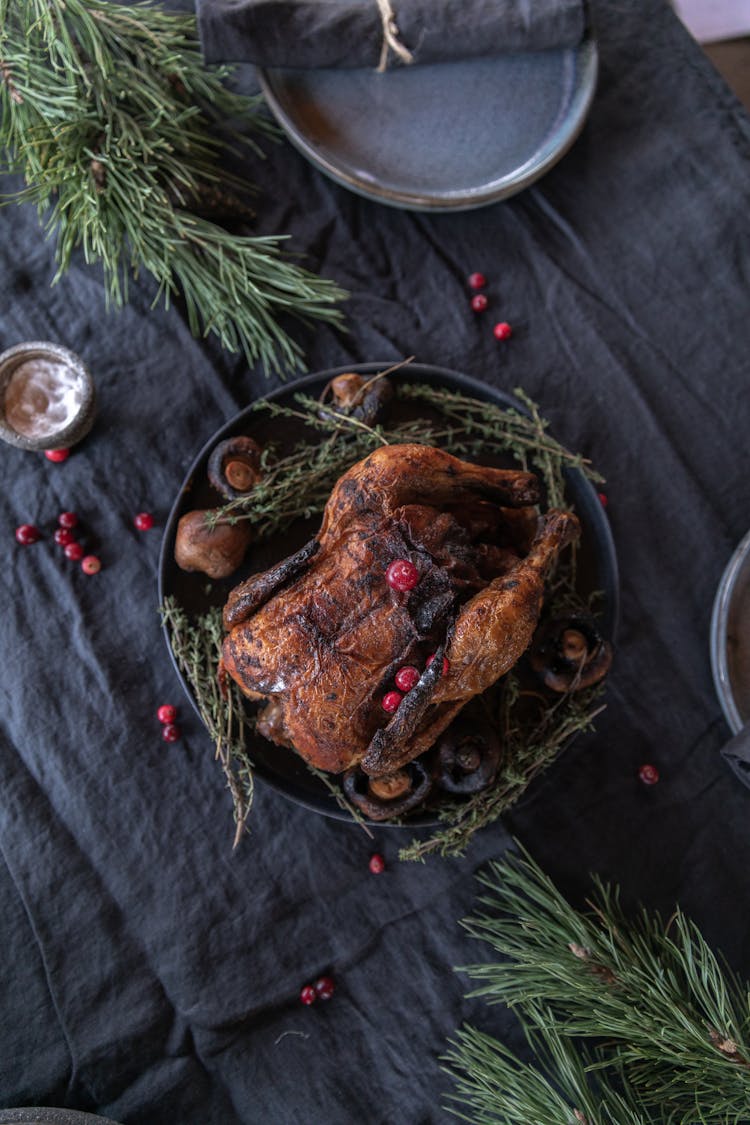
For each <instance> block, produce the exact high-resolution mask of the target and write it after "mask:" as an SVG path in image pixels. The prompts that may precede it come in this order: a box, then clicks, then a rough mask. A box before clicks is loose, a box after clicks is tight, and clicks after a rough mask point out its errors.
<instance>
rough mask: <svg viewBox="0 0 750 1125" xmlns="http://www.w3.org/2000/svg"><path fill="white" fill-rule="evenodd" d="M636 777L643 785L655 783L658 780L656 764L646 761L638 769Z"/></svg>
mask: <svg viewBox="0 0 750 1125" xmlns="http://www.w3.org/2000/svg"><path fill="white" fill-rule="evenodd" d="M638 777H639V778H640V780H641V781H642V782H643V784H644V785H656V783H657V781H658V780H659V771H658V769H657V768H656V766H652V765H649V764H648V763H646V765H643V766H641V768H640V769H639V770H638Z"/></svg>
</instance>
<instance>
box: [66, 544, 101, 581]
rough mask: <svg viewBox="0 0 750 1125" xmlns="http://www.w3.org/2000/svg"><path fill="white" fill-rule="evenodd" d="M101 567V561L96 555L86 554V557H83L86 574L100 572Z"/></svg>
mask: <svg viewBox="0 0 750 1125" xmlns="http://www.w3.org/2000/svg"><path fill="white" fill-rule="evenodd" d="M71 546H72V544H71ZM101 569H102V564H101V561H100V560H99V559H98V558H97V557H96V555H86V557H85V559H81V570H82V571H83V573H84V574H98V573H99V571H100V570H101Z"/></svg>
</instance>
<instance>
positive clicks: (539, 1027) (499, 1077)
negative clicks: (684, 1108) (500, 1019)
mask: <svg viewBox="0 0 750 1125" xmlns="http://www.w3.org/2000/svg"><path fill="white" fill-rule="evenodd" d="M524 1015H525V1018H524V1020H523V1024H524V1031H525V1033H526V1038H527V1040H528V1043H529V1045H530V1047H531V1049H532V1051H533V1053H534V1055H535V1056H536V1060H537V1065H532V1064H530V1063H525V1062H523V1061H521V1060H520V1059H518V1058H517V1057H516V1056H515V1055H514V1054H513V1052H512V1051H511V1050H510V1049H509V1048H508V1047H506V1046H505V1045H504V1044H503V1043H501V1042H499V1040H497V1039H495V1038H494V1037H493V1036H491V1035H487V1034H485V1033H484V1032H482V1031H478V1030H477V1029H476V1028H472V1027H468V1026H467V1027H464V1028H462V1029H461V1030H459V1031H457V1032H456V1036H455V1039H454V1040H453V1041H452V1044H451V1046H452V1050H450V1051H449V1052H448V1053H447V1055H446V1056H445V1061H446V1062H447V1063H448V1064H449V1066H448V1067H446V1068H445V1069H446V1070H447V1072H448V1073H449V1074H450V1075H451V1077H452V1078H453V1079H454V1081H455V1086H456V1093H455V1094H450V1095H448V1098H449V1101H450V1103H451V1104H450V1105H448V1106H447V1107H446V1108H448V1109H449V1111H450V1112H452V1113H453V1114H454V1115H455V1116H456V1117H460V1118H462V1119H463V1120H465V1121H470V1122H472V1125H499V1123H501V1122H502V1125H531V1123H533V1125H568V1123H570V1125H660V1121H659V1120H657V1119H656V1118H654V1117H652V1116H651V1114H650V1112H649V1111H648V1110H647V1109H644V1108H643V1107H641V1106H639V1105H638V1104H637V1101H636V1100H635V1098H634V1094H633V1091H632V1090H631V1089H630V1088H629V1087H627V1085H626V1086H624V1087H623V1088H621V1089H614V1088H612V1086H610V1085H609V1084H608V1083H607V1081H606V1080H604V1079H603V1077H602V1075H601V1073H597V1072H595V1071H593V1070H592V1065H593V1061H592V1057H591V1055H590V1054H589V1053H588V1052H587V1051H586V1050H585V1049H582V1048H580V1047H578V1046H577V1045H574V1044H573V1043H572V1042H571V1040H570V1039H569V1038H567V1037H566V1036H564V1035H562V1034H561V1033H560V1029H559V1027H558V1026H557V1024H556V1022H555V1020H554V1017H553V1015H552V1014H551V1012H549V1010H547V1009H546V1008H544V1007H543V1006H541V1005H539V1006H537V1005H531V1004H530V1005H528V1007H527V1008H526V1010H525V1013H524ZM459 1107H467V1108H468V1109H469V1110H470V1113H469V1114H465V1113H464V1112H463V1109H462V1108H459Z"/></svg>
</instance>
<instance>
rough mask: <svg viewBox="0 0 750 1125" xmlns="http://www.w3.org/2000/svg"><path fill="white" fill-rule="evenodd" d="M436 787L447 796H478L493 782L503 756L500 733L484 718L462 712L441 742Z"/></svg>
mask: <svg viewBox="0 0 750 1125" xmlns="http://www.w3.org/2000/svg"><path fill="white" fill-rule="evenodd" d="M435 752H436V759H437V769H436V776H435V784H436V785H437V786H438V787H439V788H440V789H443V790H445V792H447V793H478V792H479V791H480V790H482V789H486V788H487V786H488V785H490V784H491V783H492V782H493V781H494V779H495V775H496V773H497V770H498V766H499V765H500V759H501V757H502V743H501V741H500V735H499V733H498V731H497V730H496V729H495V728H494V727H493V726H492V725H491V724H490V723H489V722H488V720H487V718H485V717H484V716H483V715H478V714H476V713H474V714H471V713H462V714H461V715H460V716H459V717H458V719H456V720H455V721H454V722H453V723H451V725H450V726H449V727H448V729H447V730H446V731H445V732H444V733H443V735H442V736H441V738H440V739H439V741H438V743H437V745H436V747H435Z"/></svg>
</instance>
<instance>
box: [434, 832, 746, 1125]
mask: <svg viewBox="0 0 750 1125" xmlns="http://www.w3.org/2000/svg"><path fill="white" fill-rule="evenodd" d="M480 881H481V883H482V884H483V886H484V888H485V893H484V894H483V896H482V897H481V898H480V902H479V909H478V911H477V913H476V914H475V915H474V916H473V917H471V918H469V919H468V920H467V921H466V922H465V923H464V926H465V927H466V929H467V930H468V932H469V933H470V934H471V935H472V936H474V937H477V938H479V939H481V940H483V941H485V942H487V943H488V944H489V945H490V946H491V948H492V949H493V950H494V951H495V952H496V953H497V954H498V959H497V960H496V961H493V962H491V963H489V964H482V965H473V966H469V967H468V968H467V969H466V970H464V971H466V972H468V974H469V976H470V977H471V978H472V979H473V980H475V981H478V982H479V987H478V988H476V989H475V990H474V991H473V992H472V993H471V995H473V996H482V997H484V998H485V999H486V1000H487V1001H488V1002H489V1003H492V1004H496V1003H504V1004H508V1005H510V1006H511V1007H512V1008H513V1009H514V1011H516V1013H517V1014H518V1015H519V1016H520V1017H521V1020H522V1022H523V1023H524V1025H525V1027H526V1029H527V1033H528V1034H529V1037H530V1042H531V1043H532V1046H533V1047H534V1048H535V1050H536V1051H537V1055H538V1057H539V1060H540V1062H541V1071H540V1070H539V1069H537V1068H533V1067H528V1066H525V1065H523V1064H521V1063H519V1061H518V1060H516V1059H514V1058H513V1056H512V1055H511V1054H510V1052H508V1051H507V1050H506V1049H505V1048H504V1047H502V1046H501V1045H499V1044H497V1043H495V1042H494V1041H492V1040H491V1039H490V1038H489V1037H487V1036H482V1035H481V1034H480V1033H477V1032H474V1031H471V1030H470V1029H468V1030H465V1031H464V1032H463V1033H459V1037H458V1041H457V1043H456V1044H454V1050H453V1051H452V1052H451V1054H450V1055H449V1056H448V1059H449V1061H450V1062H451V1063H452V1065H453V1068H454V1069H453V1073H454V1075H456V1076H457V1077H458V1080H459V1088H458V1089H459V1093H458V1095H457V1100H458V1101H459V1103H461V1104H463V1105H466V1106H469V1107H470V1109H471V1116H470V1117H469V1118H468V1119H469V1120H472V1121H479V1122H484V1121H490V1120H492V1121H500V1120H502V1121H506V1120H507V1121H508V1122H516V1121H518V1122H519V1123H520V1122H522V1121H523V1122H524V1123H527V1122H529V1121H557V1120H559V1121H572V1120H578V1121H581V1120H584V1119H585V1120H586V1121H588V1122H589V1125H598V1123H599V1121H600V1120H604V1121H616V1122H618V1123H619V1122H622V1123H623V1125H625V1123H627V1125H630V1123H631V1122H636V1121H655V1122H658V1123H659V1125H672V1123H680V1125H695V1123H697V1122H704V1123H708V1122H711V1125H730V1123H734V1125H738V1123H739V1122H747V1120H748V1117H749V1116H750V1005H749V1000H750V987H749V986H748V984H746V983H744V982H741V981H739V980H738V979H737V978H736V977H735V976H734V975H733V974H732V973H731V972H729V971H728V970H727V969H725V968H723V967H722V966H721V964H720V962H719V960H718V958H717V956H716V955H715V953H714V952H713V951H712V950H711V949H710V947H709V946H708V944H707V943H706V941H705V939H704V938H703V937H702V935H701V933H700V931H699V930H698V928H697V927H696V926H695V924H694V923H693V922H691V921H690V919H688V918H687V917H686V916H685V915H684V914H683V913H682V912H681V911H680V910H679V909H678V910H676V911H675V912H674V914H673V915H672V917H671V918H670V919H669V921H668V922H666V923H665V921H664V920H663V919H662V918H661V917H660V916H659V915H658V914H656V913H649V912H647V911H646V910H641V911H640V913H639V914H637V915H636V916H635V917H632V918H631V917H629V916H627V915H626V914H625V912H624V911H623V909H622V907H621V905H620V901H619V892H618V889H617V888H616V887H613V886H611V885H607V884H604V883H602V882H601V881H600V880H599V879H594V893H593V895H592V896H591V898H590V899H589V901H588V903H587V907H586V909H584V910H577V909H575V908H574V907H573V906H571V905H570V904H569V903H568V902H567V901H566V899H565V898H564V897H563V896H562V895H561V894H560V892H559V891H558V890H557V888H556V887H555V886H554V884H553V883H552V882H551V880H550V879H549V878H547V877H546V876H545V875H544V874H543V873H542V871H541V870H540V869H539V868H538V866H537V865H536V864H535V863H534V862H533V861H532V860H531V859H530V858H529V857H528V855H526V854H525V853H522V855H521V856H520V857H513V858H509V859H504V860H502V861H500V862H497V863H494V864H491V865H490V867H489V869H488V871H487V872H485V873H484V874H483V875H482V876H481V879H480ZM571 1067H573V1068H574V1069H575V1072H576V1082H575V1086H574V1088H571V1084H570V1082H569V1081H568V1079H569V1076H570V1072H571ZM540 1088H541V1089H542V1090H543V1092H544V1093H545V1096H546V1094H547V1093H549V1090H550V1089H552V1090H555V1089H556V1090H557V1091H558V1092H559V1091H561V1092H562V1093H563V1094H564V1095H565V1097H566V1098H568V1099H569V1102H568V1107H567V1113H568V1116H565V1115H563V1116H559V1115H558V1114H557V1113H556V1114H554V1115H551V1116H549V1117H545V1116H544V1115H541V1116H540V1115H535V1114H534V1113H530V1114H528V1115H527V1116H526V1117H524V1116H523V1110H524V1108H525V1109H526V1110H527V1111H528V1110H530V1109H531V1107H532V1105H534V1106H536V1105H537V1104H538V1102H537V1098H538V1095H539V1090H540ZM615 1094H618V1095H619V1096H620V1097H621V1099H622V1102H623V1106H625V1107H626V1108H628V1109H629V1111H630V1112H631V1113H632V1114H633V1116H631V1117H629V1116H627V1115H625V1116H623V1115H622V1114H620V1115H619V1116H618V1115H617V1114H615V1113H614V1112H612V1110H611V1099H612V1097H613V1096H614V1095H615ZM511 1095H512V1097H513V1100H514V1102H515V1104H516V1106H518V1107H520V1108H519V1113H518V1115H516V1116H511V1115H508V1116H505V1112H506V1100H507V1099H508V1098H510V1097H511ZM592 1096H593V1097H595V1098H596V1097H601V1098H602V1099H603V1105H607V1106H610V1109H608V1110H607V1114H608V1116H607V1114H603V1115H602V1117H601V1118H600V1116H599V1113H598V1112H597V1111H596V1109H595V1101H594V1102H593V1103H592V1100H591V1099H592ZM572 1106H575V1107H577V1108H578V1109H579V1111H580V1112H581V1113H582V1115H583V1116H582V1117H577V1116H571V1107H572ZM492 1112H494V1114H495V1116H494V1117H493V1116H491V1114H492ZM458 1115H459V1116H462V1114H461V1113H459V1114H458ZM483 1115H484V1116H483Z"/></svg>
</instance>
